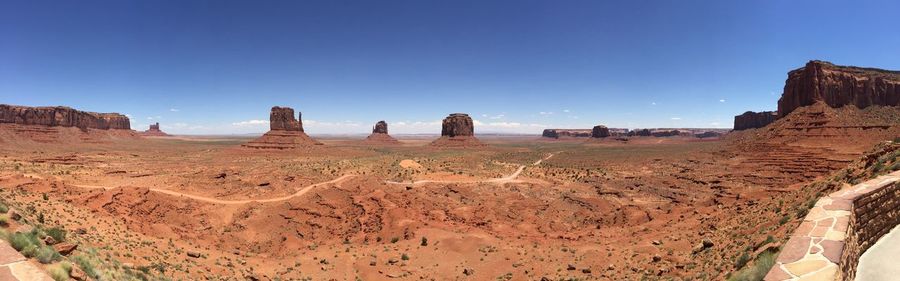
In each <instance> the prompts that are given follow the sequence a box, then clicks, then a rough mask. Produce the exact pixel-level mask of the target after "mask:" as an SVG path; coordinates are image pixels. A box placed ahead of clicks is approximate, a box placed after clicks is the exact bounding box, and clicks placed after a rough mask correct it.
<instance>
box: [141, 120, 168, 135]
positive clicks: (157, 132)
mask: <svg viewBox="0 0 900 281" xmlns="http://www.w3.org/2000/svg"><path fill="white" fill-rule="evenodd" d="M141 135H143V136H155V137H164V136H168V135H169V134H166V133H165V132H163V131H162V130H160V129H159V122H156V124H150V129H148V130H146V131H144V132H142V133H141Z"/></svg>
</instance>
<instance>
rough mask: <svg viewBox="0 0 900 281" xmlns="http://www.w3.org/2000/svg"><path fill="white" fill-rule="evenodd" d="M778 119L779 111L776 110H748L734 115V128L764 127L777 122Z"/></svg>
mask: <svg viewBox="0 0 900 281" xmlns="http://www.w3.org/2000/svg"><path fill="white" fill-rule="evenodd" d="M776 119H778V112H775V111H763V112H753V111H747V112H744V114H741V115H738V116H735V117H734V130H735V131H740V130H746V129H754V128H762V127H765V126H766V125H769V124H771V123H772V122H775V120H776Z"/></svg>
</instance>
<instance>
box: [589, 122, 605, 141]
mask: <svg viewBox="0 0 900 281" xmlns="http://www.w3.org/2000/svg"><path fill="white" fill-rule="evenodd" d="M591 137H592V138H595V139H599V138H605V137H609V128H607V127H606V126H603V125H597V126H594V129H592V130H591Z"/></svg>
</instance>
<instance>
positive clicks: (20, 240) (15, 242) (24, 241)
mask: <svg viewBox="0 0 900 281" xmlns="http://www.w3.org/2000/svg"><path fill="white" fill-rule="evenodd" d="M36 233H37V232H35V231H32V232H27V233H22V232H16V233H13V234H11V235H9V244H10V245H11V246H12V247H13V249H16V251H19V252H22V250H24V249H25V248H26V247H28V246H40V245H41V242H40V240H38V238H37V235H36Z"/></svg>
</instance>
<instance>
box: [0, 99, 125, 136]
mask: <svg viewBox="0 0 900 281" xmlns="http://www.w3.org/2000/svg"><path fill="white" fill-rule="evenodd" d="M0 123H14V124H20V125H44V126H59V127H77V128H81V129H100V130H109V129H116V130H130V129H131V121H130V120H129V119H128V117H127V116H125V115H122V114H118V113H96V112H87V111H80V110H75V109H72V108H69V107H65V106H55V107H49V106H48V107H29V106H15V105H6V104H0Z"/></svg>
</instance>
